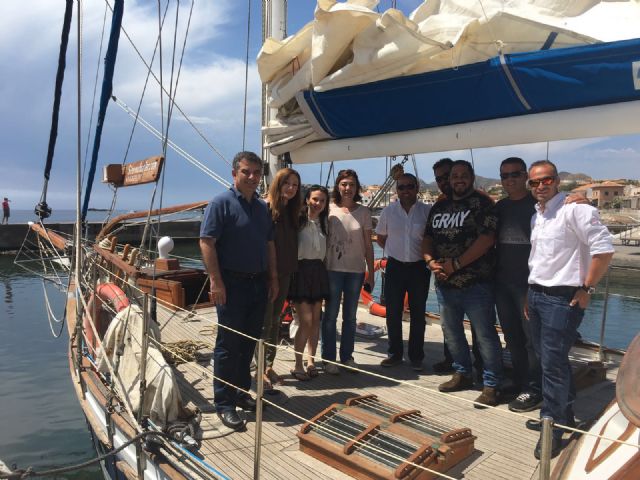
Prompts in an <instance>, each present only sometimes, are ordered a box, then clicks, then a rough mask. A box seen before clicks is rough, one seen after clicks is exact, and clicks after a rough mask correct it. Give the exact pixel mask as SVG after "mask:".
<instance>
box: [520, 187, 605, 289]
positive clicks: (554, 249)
mask: <svg viewBox="0 0 640 480" xmlns="http://www.w3.org/2000/svg"><path fill="white" fill-rule="evenodd" d="M565 198H566V194H564V193H558V194H557V195H556V196H555V197H553V198H552V199H551V200H549V201H548V202H547V203H546V205H545V208H544V211H541V208H540V205H539V204H538V205H536V213H535V214H534V215H533V217H532V218H531V254H530V255H529V283H530V284H534V283H536V284H538V285H543V286H545V287H560V286H571V287H579V286H580V285H582V284H584V280H585V278H586V276H587V271H588V270H589V265H590V263H591V257H592V256H594V255H597V254H600V253H613V252H614V248H613V244H612V237H611V234H610V233H609V230H608V229H607V227H605V226H604V225H603V224H602V223H601V222H600V215H599V214H598V210H597V209H595V208H593V207H592V206H590V205H584V204H583V205H578V204H575V203H570V204H568V205H565V204H564V199H565Z"/></svg>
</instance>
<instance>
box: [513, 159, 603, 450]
mask: <svg viewBox="0 0 640 480" xmlns="http://www.w3.org/2000/svg"><path fill="white" fill-rule="evenodd" d="M528 184H529V187H530V188H531V192H532V194H533V196H534V197H535V199H536V200H537V201H538V203H537V204H536V206H535V209H536V213H535V215H534V216H533V218H532V220H531V253H530V255H529V271H530V273H529V280H528V281H529V291H528V295H527V305H526V307H525V316H526V317H527V318H528V319H529V326H530V329H531V338H532V340H533V346H534V348H535V351H536V353H537V355H538V357H539V358H540V364H541V367H542V398H543V400H542V409H541V410H540V416H541V417H544V416H548V417H551V418H552V419H553V421H554V423H556V424H560V425H569V426H571V425H573V423H574V418H573V407H572V405H573V400H574V399H575V386H574V384H573V378H572V376H571V366H570V364H569V350H570V349H571V346H572V345H573V344H574V342H575V340H576V339H577V337H578V326H579V325H580V322H581V321H582V317H583V315H584V311H585V308H587V305H588V304H589V300H590V298H591V294H592V293H593V292H594V290H595V286H596V285H597V284H598V281H599V280H600V279H601V278H602V276H603V275H604V274H605V272H606V271H607V268H608V267H609V263H610V262H611V257H612V256H613V253H614V249H613V245H612V237H611V234H610V233H609V231H608V230H607V228H606V227H605V226H604V225H603V224H602V223H601V222H600V216H599V215H598V210H596V209H595V208H593V207H591V206H590V205H584V204H575V203H571V204H566V203H565V202H564V201H565V197H566V195H565V194H564V193H560V192H559V190H558V187H559V185H560V179H559V178H558V171H557V169H556V166H555V165H554V164H553V163H551V162H550V161H548V160H541V161H538V162H534V163H533V164H531V167H530V168H529V182H528ZM562 432H563V431H562V430H561V429H554V432H553V440H552V446H551V455H552V457H554V456H556V455H557V454H558V453H559V452H560V450H561V448H562ZM534 455H535V457H536V458H538V459H539V458H540V442H539V441H538V445H536V448H535V450H534Z"/></svg>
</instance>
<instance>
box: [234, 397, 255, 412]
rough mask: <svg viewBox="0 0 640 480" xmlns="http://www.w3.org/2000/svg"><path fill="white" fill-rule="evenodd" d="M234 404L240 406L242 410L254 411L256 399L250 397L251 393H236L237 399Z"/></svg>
mask: <svg viewBox="0 0 640 480" xmlns="http://www.w3.org/2000/svg"><path fill="white" fill-rule="evenodd" d="M236 405H237V406H238V407H240V408H241V409H242V410H247V411H249V412H255V411H256V405H257V403H256V401H255V400H254V399H253V398H251V395H247V394H246V393H245V394H243V395H238V400H237V402H236Z"/></svg>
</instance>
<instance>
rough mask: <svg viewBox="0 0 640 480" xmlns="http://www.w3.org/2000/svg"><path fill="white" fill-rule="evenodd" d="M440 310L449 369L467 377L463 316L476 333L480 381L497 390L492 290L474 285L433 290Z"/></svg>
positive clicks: (497, 345)
mask: <svg viewBox="0 0 640 480" xmlns="http://www.w3.org/2000/svg"><path fill="white" fill-rule="evenodd" d="M436 293H437V295H438V302H439V303H440V307H441V309H442V311H441V313H442V327H443V330H444V337H445V341H446V342H447V346H448V347H449V351H450V352H451V356H452V357H453V368H455V370H456V372H458V373H462V374H463V375H465V376H471V354H470V353H469V343H468V342H467V337H466V336H465V333H464V325H463V323H462V322H463V320H464V316H465V314H466V315H467V317H468V318H469V321H470V322H471V325H473V328H474V330H475V332H476V340H475V343H477V344H478V349H479V351H480V355H481V357H482V360H483V364H484V365H483V371H482V380H483V383H484V385H485V386H486V387H499V386H500V383H501V382H502V354H501V350H502V349H501V346H500V339H499V338H498V332H496V328H495V324H494V318H495V316H494V315H495V314H494V312H495V310H494V297H493V288H492V286H491V285H490V284H488V283H477V284H475V285H471V286H470V287H467V288H443V287H438V288H436Z"/></svg>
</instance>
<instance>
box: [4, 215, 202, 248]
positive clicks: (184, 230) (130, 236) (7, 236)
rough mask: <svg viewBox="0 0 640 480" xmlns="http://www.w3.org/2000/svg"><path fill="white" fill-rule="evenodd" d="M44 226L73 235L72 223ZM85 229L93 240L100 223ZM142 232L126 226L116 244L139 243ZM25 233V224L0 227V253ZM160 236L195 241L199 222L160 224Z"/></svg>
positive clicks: (31, 236)
mask: <svg viewBox="0 0 640 480" xmlns="http://www.w3.org/2000/svg"><path fill="white" fill-rule="evenodd" d="M156 225H157V224H154V227H155V226H156ZM45 226H46V227H47V228H48V229H50V230H52V231H54V232H60V233H63V234H68V235H71V234H73V227H74V223H72V222H60V223H47V224H45ZM87 228H88V234H89V238H92V239H93V238H95V236H96V235H97V234H98V232H99V231H100V229H101V228H102V223H99V222H90V223H88V224H87ZM143 232H144V225H143V224H135V225H131V224H127V228H126V229H124V230H122V231H120V232H116V235H117V237H118V243H131V244H135V243H136V242H138V243H139V242H140V239H141V238H142V234H143ZM27 233H29V225H28V224H26V223H16V224H9V225H0V252H13V251H16V250H18V249H19V248H20V246H21V245H22V244H23V242H24V240H25V238H26V236H27ZM35 235H36V234H35V233H34V232H31V233H30V234H29V239H31V240H32V241H33V240H34V239H35ZM160 235H162V236H164V235H169V236H170V237H172V238H173V239H174V240H175V241H176V242H185V241H196V240H197V238H198V237H199V236H200V222H199V221H195V220H174V221H167V222H161V224H160Z"/></svg>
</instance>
